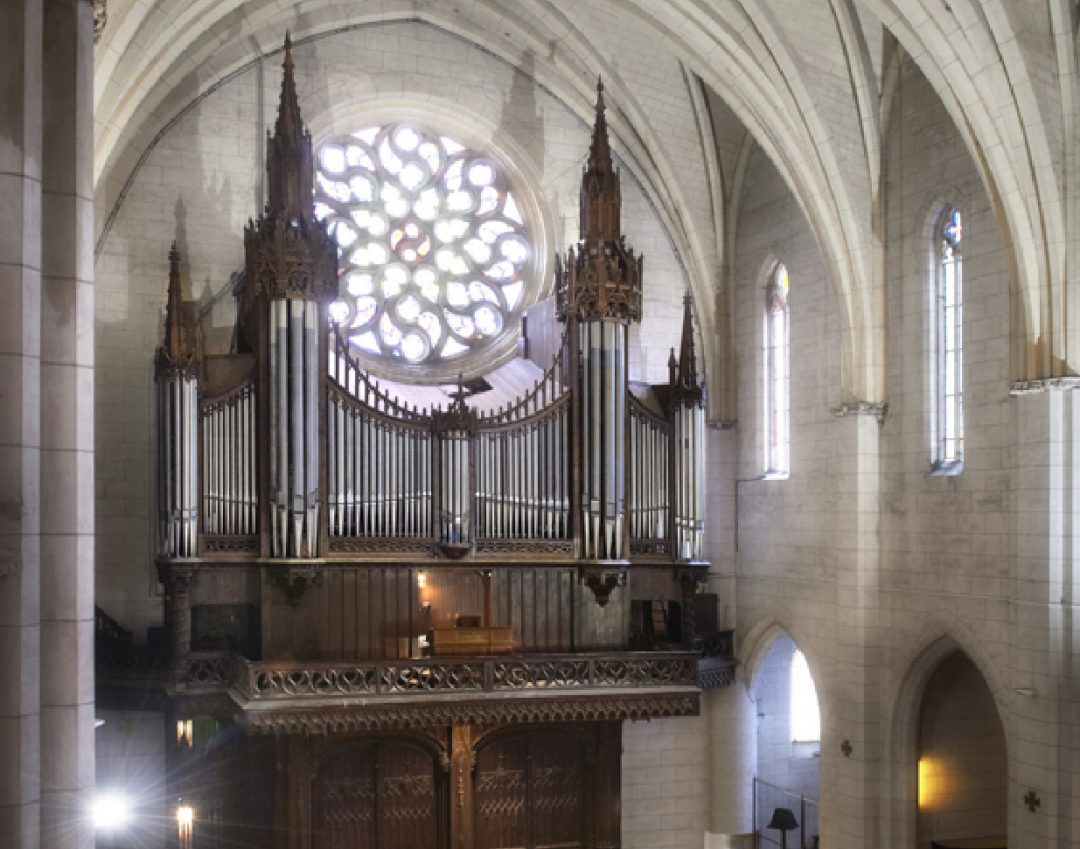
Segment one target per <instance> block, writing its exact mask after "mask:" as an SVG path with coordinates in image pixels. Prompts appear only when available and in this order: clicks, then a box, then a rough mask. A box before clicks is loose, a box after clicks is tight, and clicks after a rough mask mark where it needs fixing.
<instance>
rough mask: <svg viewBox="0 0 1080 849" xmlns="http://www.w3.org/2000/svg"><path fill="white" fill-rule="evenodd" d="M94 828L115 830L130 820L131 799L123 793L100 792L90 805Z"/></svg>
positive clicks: (131, 814)
mask: <svg viewBox="0 0 1080 849" xmlns="http://www.w3.org/2000/svg"><path fill="white" fill-rule="evenodd" d="M90 814H91V816H92V817H93V818H94V828H99V829H103V830H104V829H108V830H116V829H120V828H123V827H124V826H126V825H127V824H128V823H130V822H131V819H132V816H133V811H132V806H131V799H130V798H128V797H127V796H125V795H124V794H123V793H116V792H109V793H102V794H101V795H99V796H98V797H97V798H96V799H94V802H93V804H92V805H91V807H90Z"/></svg>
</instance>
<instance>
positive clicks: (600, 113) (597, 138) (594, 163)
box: [588, 77, 613, 174]
mask: <svg viewBox="0 0 1080 849" xmlns="http://www.w3.org/2000/svg"><path fill="white" fill-rule="evenodd" d="M606 111H607V106H605V105H604V81H603V80H602V79H601V78H600V77H597V78H596V120H595V121H594V122H593V134H592V146H591V147H590V148H589V166H588V168H589V169H591V170H595V171H601V172H603V173H605V174H610V173H611V172H612V170H613V169H612V166H611V143H610V141H609V140H608V129H607V116H606V115H605V114H604V113H605V112H606Z"/></svg>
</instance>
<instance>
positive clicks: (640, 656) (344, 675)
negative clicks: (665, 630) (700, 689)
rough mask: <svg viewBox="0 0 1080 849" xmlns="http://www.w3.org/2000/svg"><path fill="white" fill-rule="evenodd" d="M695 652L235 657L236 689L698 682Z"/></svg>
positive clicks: (268, 692)
mask: <svg viewBox="0 0 1080 849" xmlns="http://www.w3.org/2000/svg"><path fill="white" fill-rule="evenodd" d="M696 664H697V655H696V654H694V653H693V652H621V653H611V654H553V655H530V656H528V657H476V658H454V659H445V658H430V659H427V658H424V659H415V660H389V661H357V662H354V663H316V662H307V663H306V662H302V661H301V662H297V661H292V662H272V661H271V662H267V661H264V662H257V663H256V662H251V661H246V660H243V659H242V658H234V661H233V678H232V686H233V687H234V688H235V690H236V691H237V692H238V693H239V694H240V695H242V696H243V697H245V698H247V699H249V700H260V699H313V698H326V697H340V696H364V697H370V696H376V697H377V696H402V695H416V694H424V693H440V692H453V693H462V692H477V693H481V692H483V693H499V692H503V693H509V692H527V691H533V690H540V691H550V690H584V689H597V688H639V687H696V686H697V665H696Z"/></svg>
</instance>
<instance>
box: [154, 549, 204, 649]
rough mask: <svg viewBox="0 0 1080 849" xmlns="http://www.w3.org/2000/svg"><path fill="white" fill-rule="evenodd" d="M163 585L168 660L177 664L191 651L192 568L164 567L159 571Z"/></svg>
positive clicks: (193, 576)
mask: <svg viewBox="0 0 1080 849" xmlns="http://www.w3.org/2000/svg"><path fill="white" fill-rule="evenodd" d="M160 576H161V583H162V584H164V586H165V630H166V635H167V637H168V640H169V660H170V661H171V662H172V664H173V665H174V666H178V665H179V664H180V663H181V662H182V661H183V660H184V659H185V658H186V657H187V656H188V655H189V654H190V653H191V585H192V584H193V583H195V577H196V573H195V570H194V569H183V568H177V567H165V568H163V569H162V570H161V572H160Z"/></svg>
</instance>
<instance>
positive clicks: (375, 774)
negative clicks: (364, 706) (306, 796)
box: [312, 740, 444, 849]
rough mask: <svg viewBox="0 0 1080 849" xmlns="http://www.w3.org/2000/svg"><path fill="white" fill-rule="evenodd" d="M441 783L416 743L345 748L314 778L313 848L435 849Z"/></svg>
mask: <svg viewBox="0 0 1080 849" xmlns="http://www.w3.org/2000/svg"><path fill="white" fill-rule="evenodd" d="M439 778H440V776H439V774H438V772H437V771H436V769H435V763H434V760H433V759H432V755H431V753H430V752H429V751H425V750H424V749H423V748H421V747H420V746H418V745H416V744H415V743H412V742H407V741H399V740H386V741H377V740H372V741H352V742H349V743H347V744H345V745H344V746H342V747H341V748H340V749H339V750H337V751H333V752H332V753H331V754H329V755H328V756H327V757H326V758H325V759H324V760H323V761H322V763H321V764H320V766H319V770H318V773H317V774H316V777H315V782H314V788H313V793H312V803H313V805H312V807H313V810H312V837H313V840H312V849H324V847H325V849H439V846H440V844H441V843H442V841H441V840H440V836H441V835H440V831H441V830H442V829H440V820H441V819H442V818H441V817H440V811H439V799H440V797H441V796H442V795H444V794H443V792H442V789H441V788H440V787H439V784H440V782H439Z"/></svg>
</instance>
